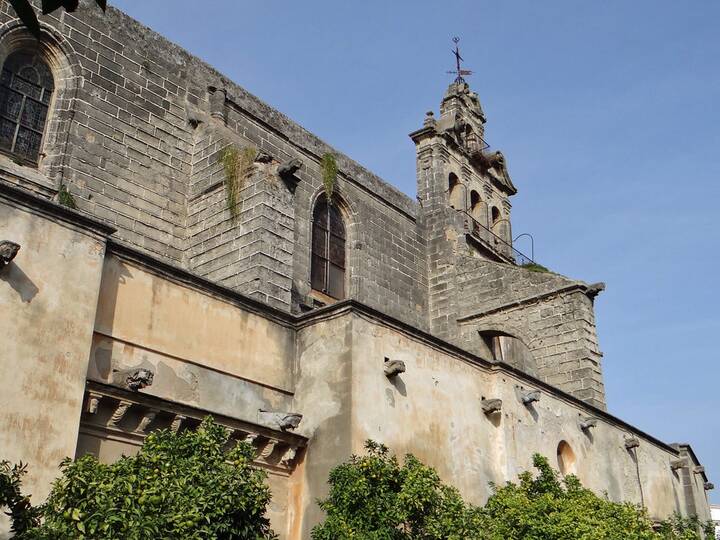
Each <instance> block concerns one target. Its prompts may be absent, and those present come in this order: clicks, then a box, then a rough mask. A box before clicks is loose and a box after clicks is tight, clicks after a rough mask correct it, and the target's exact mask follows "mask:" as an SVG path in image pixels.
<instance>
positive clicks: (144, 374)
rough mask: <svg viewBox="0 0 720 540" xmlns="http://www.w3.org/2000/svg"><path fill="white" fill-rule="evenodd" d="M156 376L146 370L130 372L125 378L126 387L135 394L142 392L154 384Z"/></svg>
mask: <svg viewBox="0 0 720 540" xmlns="http://www.w3.org/2000/svg"><path fill="white" fill-rule="evenodd" d="M154 377H155V374H154V373H153V372H152V371H150V370H149V369H146V368H140V369H135V370H133V371H130V372H129V373H128V375H127V376H126V377H125V386H127V387H128V389H129V390H132V391H133V392H137V391H138V390H142V389H143V388H145V387H146V386H150V385H151V384H152V383H153V378H154Z"/></svg>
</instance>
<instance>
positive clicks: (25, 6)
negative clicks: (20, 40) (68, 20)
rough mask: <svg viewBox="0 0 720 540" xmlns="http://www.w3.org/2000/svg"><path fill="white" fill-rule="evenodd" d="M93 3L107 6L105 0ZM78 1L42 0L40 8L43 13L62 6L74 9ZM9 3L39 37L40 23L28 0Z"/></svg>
mask: <svg viewBox="0 0 720 540" xmlns="http://www.w3.org/2000/svg"><path fill="white" fill-rule="evenodd" d="M95 3H96V4H97V5H98V6H100V9H102V10H103V11H105V9H106V8H107V0H95ZM79 4H80V2H79V0H42V1H41V9H42V13H43V15H47V14H48V13H52V12H53V11H55V10H57V9H60V8H63V9H64V10H65V11H70V12H72V11H75V10H76V9H77V8H78V6H79ZM10 5H11V6H12V7H13V9H14V10H15V13H17V16H18V18H19V19H20V21H21V22H22V23H23V24H24V25H25V26H26V27H27V29H28V30H29V31H30V33H31V34H32V35H34V36H35V37H37V38H40V23H39V22H38V18H37V15H36V14H35V9H34V8H33V6H32V4H31V3H30V0H10Z"/></svg>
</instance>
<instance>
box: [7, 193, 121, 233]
mask: <svg viewBox="0 0 720 540" xmlns="http://www.w3.org/2000/svg"><path fill="white" fill-rule="evenodd" d="M0 199H4V200H6V201H10V202H12V203H14V204H17V205H20V206H23V207H25V208H29V209H31V210H34V211H35V212H37V213H39V214H42V215H43V216H45V217H48V218H50V219H56V220H58V221H62V222H63V223H66V224H69V225H72V226H73V227H75V228H78V229H80V230H83V231H84V232H87V233H91V234H92V235H94V236H98V237H101V238H108V237H109V236H110V235H111V234H113V233H114V232H115V230H116V229H115V228H114V227H113V226H111V225H108V224H107V223H104V222H102V221H100V220H98V219H95V218H94V217H91V216H89V215H88V214H86V213H85V212H81V211H78V210H73V209H71V208H68V207H67V206H63V205H61V204H58V203H56V202H54V201H51V200H49V199H46V198H44V197H40V196H38V195H37V194H36V193H33V192H31V191H28V190H26V189H24V188H21V187H19V186H15V185H12V184H9V183H8V182H6V181H4V180H0Z"/></svg>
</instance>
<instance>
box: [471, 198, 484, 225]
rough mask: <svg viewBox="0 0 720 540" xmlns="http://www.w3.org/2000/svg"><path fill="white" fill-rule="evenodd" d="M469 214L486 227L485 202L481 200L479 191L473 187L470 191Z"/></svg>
mask: <svg viewBox="0 0 720 540" xmlns="http://www.w3.org/2000/svg"><path fill="white" fill-rule="evenodd" d="M470 215H472V217H473V219H474V220H475V221H477V222H478V223H480V225H482V226H483V227H487V204H486V203H485V201H483V200H482V196H481V195H480V192H479V191H477V190H474V189H473V190H472V191H471V192H470Z"/></svg>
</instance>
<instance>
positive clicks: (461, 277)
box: [456, 259, 605, 408]
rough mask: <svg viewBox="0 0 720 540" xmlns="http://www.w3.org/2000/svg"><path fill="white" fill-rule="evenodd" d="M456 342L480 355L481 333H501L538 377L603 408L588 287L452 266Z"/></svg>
mask: <svg viewBox="0 0 720 540" xmlns="http://www.w3.org/2000/svg"><path fill="white" fill-rule="evenodd" d="M458 268H459V269H458V281H459V285H458V297H457V299H456V302H457V304H458V311H459V314H460V316H459V318H458V319H459V327H458V332H459V337H458V340H459V343H460V344H461V346H462V347H464V348H465V349H467V350H469V351H472V352H475V353H477V354H481V352H480V351H481V350H482V348H481V346H482V343H481V338H480V334H479V332H481V331H488V330H489V331H499V332H505V333H508V334H510V335H513V336H514V337H517V338H518V339H520V340H521V341H523V342H524V343H525V345H527V346H528V347H529V348H530V350H531V352H532V354H533V357H534V359H535V362H536V363H537V366H536V369H537V374H538V376H539V378H540V379H542V380H544V381H546V382H548V383H550V384H552V385H554V386H557V387H558V388H560V389H562V390H564V391H566V392H568V393H569V394H572V395H574V396H575V397H577V398H579V399H582V400H583V401H586V402H588V403H590V404H592V405H595V406H597V407H600V408H605V392H604V387H603V382H602V372H601V365H600V360H601V358H602V353H601V352H600V350H599V347H598V341H597V335H596V332H595V318H594V312H593V301H592V299H591V298H590V296H593V291H595V293H594V294H597V291H596V289H593V288H592V287H589V286H588V285H586V284H584V283H582V282H578V281H572V280H569V279H567V278H565V277H563V276H560V275H558V274H554V273H540V272H531V271H529V270H524V269H521V268H517V267H512V266H510V265H506V264H501V263H495V262H490V261H482V260H479V259H465V260H464V261H462V262H461V263H459V264H458Z"/></svg>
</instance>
